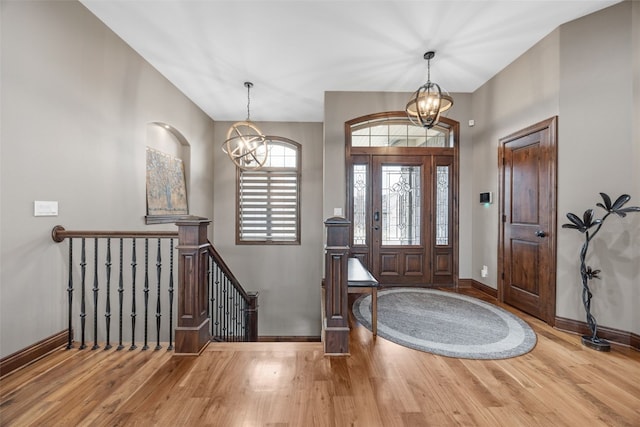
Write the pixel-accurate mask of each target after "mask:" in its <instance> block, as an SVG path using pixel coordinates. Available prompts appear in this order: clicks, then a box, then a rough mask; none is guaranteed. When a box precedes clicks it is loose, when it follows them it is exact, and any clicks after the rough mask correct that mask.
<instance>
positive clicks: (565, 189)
mask: <svg viewBox="0 0 640 427" xmlns="http://www.w3.org/2000/svg"><path fill="white" fill-rule="evenodd" d="M638 9H640V3H637V2H624V3H620V4H618V5H615V6H613V7H610V8H607V9H604V10H603V11H600V12H597V13H595V14H592V15H589V16H586V17H584V18H582V19H578V20H576V21H573V22H570V23H567V24H565V25H562V26H561V27H560V28H558V29H557V30H555V31H554V32H552V33H551V34H549V35H548V36H547V37H546V38H545V39H544V40H542V41H541V42H539V43H538V44H536V45H535V46H534V47H532V48H531V49H530V50H529V51H527V52H526V53H525V54H523V55H522V56H521V57H520V58H518V59H517V60H516V61H514V62H513V63H512V64H510V65H509V66H508V67H506V68H505V69H504V70H502V71H501V72H500V73H499V74H497V75H496V76H495V77H494V78H492V79H491V80H490V81H489V82H487V83H486V84H485V85H483V86H482V87H481V88H479V89H478V90H477V91H476V92H474V93H473V115H474V118H475V120H476V127H475V128H474V132H473V171H474V173H473V193H474V194H477V193H478V192H479V191H486V190H490V191H494V192H497V190H498V170H497V168H496V166H495V165H496V164H497V155H498V154H497V153H498V151H497V147H498V140H499V139H500V138H501V137H504V136H507V135H509V134H510V133H512V132H514V131H517V130H519V129H521V128H524V127H526V126H528V125H531V124H534V123H536V122H538V121H540V120H543V119H546V118H549V117H551V116H554V115H559V131H558V133H559V141H558V226H559V228H558V235H557V237H558V264H557V308H556V314H557V316H559V317H565V318H569V319H576V320H579V321H584V308H583V306H582V302H581V296H580V293H581V285H580V278H579V261H578V254H579V250H580V246H581V244H582V237H583V236H581V235H580V234H579V233H577V232H575V231H572V230H565V229H561V228H560V226H561V225H562V224H563V223H565V222H567V221H566V217H565V215H566V213H567V212H573V213H576V214H578V215H580V216H581V215H582V213H583V212H584V210H585V209H588V208H595V204H596V203H597V202H599V201H600V196H599V195H598V193H599V192H601V191H602V192H605V193H608V194H610V195H611V196H612V197H617V196H618V195H620V194H622V193H628V194H630V195H631V197H632V203H631V204H633V205H640V179H639V172H638V170H639V168H638V165H639V162H640V160H639V152H640V150H639V148H638V147H639V145H640V140H639V138H638V129H637V126H638V125H637V122H638V119H637V118H638V117H640V109H639V108H638V94H637V90H638V89H637V85H638V74H639V73H640V68H639V67H638V55H639V52H638V41H637V39H638V37H637V35H638V29H637V27H638V24H639V20H638V14H639V12H638ZM634 34H635V36H636V37H635V38H634V37H633V35H634ZM600 89H602V90H600ZM634 93H635V95H634ZM491 165H493V167H492V166H491ZM595 209H596V213H597V214H598V217H601V216H602V215H601V212H602V211H601V210H600V209H599V208H595ZM639 217H640V215H638V214H635V215H633V216H630V217H627V218H626V219H624V220H621V219H619V218H615V217H614V218H610V219H609V220H607V223H606V226H605V227H604V228H603V229H602V231H601V232H600V234H599V235H598V236H597V238H596V239H595V240H594V241H593V243H592V249H593V251H592V255H591V257H590V258H589V259H588V264H589V265H591V266H593V267H594V268H599V269H602V270H603V273H602V280H595V281H594V282H593V291H594V299H593V301H592V312H593V314H594V315H595V316H596V318H597V319H598V323H599V324H600V325H602V326H607V327H611V328H616V329H621V330H624V331H632V332H636V333H637V332H638V330H640V319H639V317H638V315H637V314H636V311H637V305H638V303H639V302H640V294H639V291H638V289H639V288H640V287H639V286H638V283H640V237H639V236H640V218H639ZM472 229H473V276H472V277H473V278H474V279H476V280H478V281H480V282H483V283H485V284H486V285H488V286H491V287H493V288H496V287H497V280H496V275H495V272H496V269H497V235H498V205H497V204H494V205H492V206H491V207H489V208H484V207H482V206H479V205H476V204H474V205H473V225H472ZM483 264H485V265H488V266H489V272H490V274H489V277H488V278H486V279H483V278H481V277H480V274H479V270H478V269H479V268H480V266H482V265H483Z"/></svg>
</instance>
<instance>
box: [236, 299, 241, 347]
mask: <svg viewBox="0 0 640 427" xmlns="http://www.w3.org/2000/svg"><path fill="white" fill-rule="evenodd" d="M240 301H241V298H240V293H239V292H238V290H237V289H236V341H242V340H241V336H240V329H241V324H240V322H241V319H242V316H241V315H240V314H241V313H240Z"/></svg>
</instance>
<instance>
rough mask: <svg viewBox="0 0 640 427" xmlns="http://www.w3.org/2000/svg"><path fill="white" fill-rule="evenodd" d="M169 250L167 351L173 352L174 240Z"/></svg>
mask: <svg viewBox="0 0 640 427" xmlns="http://www.w3.org/2000/svg"><path fill="white" fill-rule="evenodd" d="M170 245H171V247H170V248H169V347H167V350H173V250H174V249H173V239H171V243H170Z"/></svg>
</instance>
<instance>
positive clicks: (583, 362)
mask: <svg viewBox="0 0 640 427" xmlns="http://www.w3.org/2000/svg"><path fill="white" fill-rule="evenodd" d="M464 293H466V294H473V295H474V296H482V295H481V294H478V293H477V291H474V290H472V289H467V290H465V291H464ZM483 299H486V300H491V298H489V297H483ZM494 302H495V301H494ZM506 308H507V309H509V310H510V311H513V312H516V313H518V314H519V315H520V316H521V317H522V318H523V319H525V320H526V321H527V322H528V323H529V324H530V325H531V326H532V327H533V329H534V330H535V332H536V333H537V335H538V343H537V345H536V347H535V348H534V349H533V350H532V351H531V352H530V353H528V354H526V355H524V356H521V357H516V358H512V359H506V360H494V361H481V360H463V359H453V358H447V357H441V356H435V355H432V354H428V353H422V352H419V351H415V350H411V349H407V348H404V347H401V346H398V345H396V344H393V343H391V342H388V341H386V340H384V339H382V338H377V339H375V340H374V339H373V338H372V335H371V332H369V331H368V330H366V329H364V328H363V327H361V326H358V325H356V326H355V327H354V328H352V331H351V344H350V345H351V352H352V353H351V356H350V357H325V356H324V355H323V352H322V344H321V343H311V342H304V343H292V342H286V343H273V342H259V343H235V344H232V343H211V344H210V345H209V346H208V347H207V349H206V350H205V351H204V353H203V354H202V355H201V356H200V357H197V358H196V357H174V356H172V354H171V353H169V352H166V351H164V350H161V351H158V352H153V351H145V352H142V351H139V350H136V351H133V352H129V351H121V352H117V351H114V350H109V351H104V350H97V351H90V350H83V351H78V350H70V351H66V350H59V351H56V352H54V353H53V354H51V355H49V356H47V357H46V358H44V359H42V360H41V361H39V362H37V363H35V364H33V365H31V366H28V367H26V368H24V369H21V370H18V371H16V372H14V373H12V374H9V375H8V376H6V377H4V378H2V379H1V380H0V411H1V412H0V420H1V424H2V425H3V426H29V425H33V426H78V425H80V426H85V425H86V426H89V425H91V426H124V425H126V426H130V425H131V426H147V425H148V426H177V425H190V426H349V425H357V426H412V427H413V426H450V425H467V426H639V425H640V352H638V351H635V350H632V349H629V348H625V347H620V346H616V345H614V346H613V348H612V351H611V353H599V352H596V351H594V350H590V349H587V348H586V347H584V346H582V345H581V344H580V337H579V336H577V335H571V334H567V333H564V332H560V331H556V330H554V329H552V328H550V327H549V326H547V325H546V324H544V323H542V322H540V321H538V320H536V319H533V318H531V317H529V316H527V315H524V314H522V313H519V312H517V311H516V310H514V309H510V308H508V307H506ZM351 320H352V322H353V319H351Z"/></svg>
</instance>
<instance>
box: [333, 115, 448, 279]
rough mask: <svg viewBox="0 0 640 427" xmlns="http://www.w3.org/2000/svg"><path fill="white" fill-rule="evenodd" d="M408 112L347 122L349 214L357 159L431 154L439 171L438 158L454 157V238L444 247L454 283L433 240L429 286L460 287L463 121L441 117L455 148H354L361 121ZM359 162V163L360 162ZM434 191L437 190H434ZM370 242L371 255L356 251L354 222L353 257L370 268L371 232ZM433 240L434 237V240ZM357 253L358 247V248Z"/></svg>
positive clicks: (346, 210) (369, 193)
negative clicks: (354, 130)
mask: <svg viewBox="0 0 640 427" xmlns="http://www.w3.org/2000/svg"><path fill="white" fill-rule="evenodd" d="M406 117H407V115H406V112H405V111H387V112H381V113H374V114H368V115H365V116H361V117H357V118H354V119H351V120H348V121H346V122H345V123H344V136H345V184H346V193H345V196H346V200H345V208H346V209H345V217H346V218H351V217H352V212H351V210H352V206H351V202H350V201H351V198H352V184H353V183H352V182H351V181H352V176H351V168H352V166H353V164H354V159H358V158H360V159H362V158H366V157H368V158H369V159H370V160H369V161H368V164H369V165H372V163H371V157H372V156H374V155H389V156H393V155H399V156H404V155H430V156H432V159H434V160H435V163H433V164H432V169H433V170H434V171H435V168H434V167H433V165H436V164H437V161H438V159H439V158H441V157H440V156H443V157H450V158H451V159H453V160H452V162H451V175H450V176H451V182H450V186H451V190H450V191H451V212H450V218H449V220H450V224H451V227H450V240H449V242H450V243H449V245H448V246H446V247H442V248H443V249H445V248H447V249H448V250H450V255H448V257H450V258H449V260H450V262H451V263H450V268H451V274H450V276H451V281H450V282H451V283H450V282H449V280H444V276H441V277H437V275H436V273H435V272H436V269H437V267H438V264H441V261H442V260H443V259H445V257H444V256H443V255H442V254H440V253H439V252H437V250H436V248H437V247H436V246H435V245H434V244H433V243H434V242H430V244H432V246H431V248H430V249H429V253H430V259H428V260H426V261H427V262H429V263H430V271H431V283H429V285H433V286H448V285H452V286H453V287H455V288H457V287H458V283H459V262H458V254H459V246H460V244H459V228H460V226H459V225H460V224H459V223H460V220H459V202H458V199H459V194H460V184H459V182H460V166H459V165H460V123H459V122H458V121H456V120H453V119H449V118H447V117H441V118H440V123H443V124H444V125H446V126H447V127H448V128H449V132H450V136H451V138H452V139H453V147H445V148H442V147H428V148H424V147H418V148H416V147H352V146H351V126H352V125H354V124H357V123H362V122H365V121H373V120H379V119H385V118H389V119H393V118H406ZM356 163H357V162H356ZM370 179H371V174H369V180H370ZM367 188H368V190H367V198H368V199H369V200H371V199H370V198H371V184H370V183H369V184H368V186H367ZM430 191H433V189H430ZM370 216H371V214H370V215H369V216H368V217H367V218H366V227H367V228H370V227H371V226H372V221H371V218H370ZM427 223H428V224H430V225H431V224H434V223H435V222H434V221H431V220H428V221H427ZM430 235H431V236H432V238H435V237H434V236H435V235H434V233H433V232H431V233H430ZM367 236H368V242H367V244H366V245H365V246H367V247H368V250H367V254H360V253H354V252H353V250H354V248H353V247H352V246H353V245H352V243H353V224H350V226H349V247H350V256H355V257H357V258H359V259H360V260H361V261H362V262H363V264H364V265H365V266H367V267H370V265H369V263H370V262H371V259H370V258H371V251H372V249H371V235H370V234H368V235H367ZM432 240H433V239H432ZM356 252H357V250H356Z"/></svg>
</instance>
